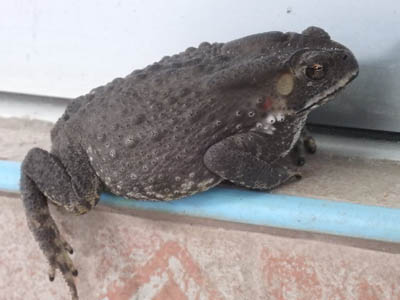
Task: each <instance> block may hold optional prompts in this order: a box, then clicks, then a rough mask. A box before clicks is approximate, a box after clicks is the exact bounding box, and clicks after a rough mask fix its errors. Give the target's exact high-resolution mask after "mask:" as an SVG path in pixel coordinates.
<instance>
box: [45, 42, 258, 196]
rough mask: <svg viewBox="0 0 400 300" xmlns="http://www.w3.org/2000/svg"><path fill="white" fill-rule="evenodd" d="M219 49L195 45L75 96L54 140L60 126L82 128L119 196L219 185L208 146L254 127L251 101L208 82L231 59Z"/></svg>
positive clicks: (95, 161) (84, 141)
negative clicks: (207, 154)
mask: <svg viewBox="0 0 400 300" xmlns="http://www.w3.org/2000/svg"><path fill="white" fill-rule="evenodd" d="M220 48H221V44H214V45H210V44H203V45H202V46H200V47H199V48H198V49H194V48H189V49H188V50H186V51H185V52H184V53H181V54H179V55H177V56H174V57H171V58H165V59H163V60H161V61H160V62H159V63H155V64H153V65H151V66H149V67H147V68H145V69H144V70H140V71H135V72H133V73H132V74H130V75H129V76H127V77H126V78H124V79H121V78H118V79H115V80H114V81H112V82H111V83H109V84H107V85H106V86H103V87H100V88H97V89H95V90H93V91H92V92H91V93H90V94H88V95H85V96H83V97H80V98H78V99H76V100H74V101H73V103H71V104H70V105H69V107H68V109H67V110H66V113H65V114H64V116H63V117H62V118H61V119H60V120H59V122H58V123H57V125H56V126H55V129H54V130H53V132H52V136H53V142H55V140H56V139H57V138H56V136H57V135H58V132H73V135H74V136H75V139H76V134H77V132H79V133H80V140H81V142H80V145H81V146H82V147H83V148H84V150H85V151H86V152H87V154H88V156H89V159H90V161H91V164H92V166H93V168H94V169H95V171H96V173H97V175H98V176H99V177H100V178H101V179H102V181H103V182H104V183H105V185H106V186H107V187H108V189H110V190H111V191H112V192H113V193H116V194H119V195H123V196H127V197H132V198H136V199H162V200H168V199H172V198H177V197H182V196H186V195H189V194H192V193H195V192H199V191H202V190H206V189H208V188H210V187H211V186H214V185H216V184H218V183H219V182H220V181H221V179H220V178H219V177H218V176H216V175H215V174H213V173H211V172H210V171H209V170H208V169H207V168H205V166H204V164H203V156H204V153H205V151H206V150H207V148H208V147H209V146H211V145H212V144H215V143H216V142H217V141H220V140H222V139H223V138H225V137H227V136H229V135H232V134H234V133H236V132H240V130H242V129H243V130H244V129H245V128H246V127H248V126H251V118H249V117H248V112H249V111H250V110H251V106H250V107H249V106H248V105H247V104H246V103H242V104H237V103H236V104H235V97H233V98H230V99H229V102H227V101H226V100H227V99H226V98H227V95H216V94H215V93H213V91H209V90H208V89H206V88H204V86H203V81H202V78H204V76H206V75H207V74H209V73H211V72H212V71H213V70H214V71H215V69H216V68H221V69H223V68H224V67H226V66H227V65H229V61H228V59H227V58H226V57H223V56H218V55H216V54H218V51H219V49H220ZM238 101H239V98H238ZM246 105H247V107H246Z"/></svg>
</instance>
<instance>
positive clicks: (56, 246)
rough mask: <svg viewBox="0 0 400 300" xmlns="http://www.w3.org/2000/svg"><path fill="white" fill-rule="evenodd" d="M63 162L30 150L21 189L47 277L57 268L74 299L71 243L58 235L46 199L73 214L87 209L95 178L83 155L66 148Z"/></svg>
mask: <svg viewBox="0 0 400 300" xmlns="http://www.w3.org/2000/svg"><path fill="white" fill-rule="evenodd" d="M62 157H63V158H66V160H65V161H67V162H68V163H67V164H66V165H63V163H62V162H61V161H60V160H59V159H58V158H57V157H56V156H55V155H53V154H50V153H49V152H47V151H44V150H42V149H39V148H34V149H32V150H30V151H29V152H28V154H27V156H26V157H25V159H24V161H23V163H22V170H21V192H22V200H23V204H24V207H25V213H26V218H27V222H28V226H29V229H30V230H31V231H32V233H33V236H34V237H35V239H36V241H37V242H38V243H39V246H40V248H41V250H42V251H43V253H44V255H45V257H46V258H47V260H48V262H49V264H50V271H49V279H50V280H53V279H54V276H55V269H59V270H60V271H61V273H62V274H63V276H64V279H65V281H66V282H67V284H68V286H69V288H70V291H71V294H72V299H73V300H77V299H78V292H77V289H76V286H75V283H74V279H73V276H77V275H78V271H77V270H76V269H75V267H74V265H73V263H72V260H71V259H70V257H69V255H68V253H69V254H72V252H73V250H72V247H71V246H70V245H69V244H68V243H67V242H66V241H65V240H64V239H63V238H62V236H61V235H60V232H59V230H58V228H57V225H56V224H55V222H54V220H53V218H52V217H51V215H50V211H49V207H48V204H47V201H48V200H50V201H51V202H53V203H55V204H56V205H58V206H61V207H64V208H65V209H66V210H67V211H69V212H73V213H75V214H83V213H85V212H87V211H89V210H90V209H91V208H92V207H93V206H94V205H95V204H96V203H97V201H98V198H99V185H100V184H99V180H98V178H97V177H96V176H95V173H94V171H93V170H92V168H91V167H90V165H89V163H88V161H87V158H84V157H83V156H82V155H80V153H76V152H72V151H71V149H67V150H66V151H64V152H63V153H62Z"/></svg>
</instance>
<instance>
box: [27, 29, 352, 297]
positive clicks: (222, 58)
mask: <svg viewBox="0 0 400 300" xmlns="http://www.w3.org/2000/svg"><path fill="white" fill-rule="evenodd" d="M357 74H358V65H357V61H356V59H355V58H354V56H353V54H352V53H351V52H350V50H348V49H347V48H346V47H344V46H343V45H341V44H339V43H337V42H334V41H332V40H331V39H330V37H329V35H328V34H327V33H326V32H325V31H323V30H322V29H319V28H316V27H310V28H308V29H306V30H305V31H303V32H302V33H301V34H297V33H282V32H267V33H261V34H256V35H251V36H247V37H244V38H242V39H238V40H234V41H232V42H229V43H225V44H222V43H215V44H209V43H202V44H200V46H199V47H198V48H188V49H187V50H186V51H185V52H182V53H179V54H177V55H173V56H171V57H164V58H163V59H162V60H161V61H159V62H157V63H154V64H152V65H150V66H148V67H146V68H145V69H143V70H137V71H134V72H133V73H132V74H130V75H128V76H127V77H125V78H123V79H121V78H118V79H115V80H113V81H112V82H111V83H109V84H107V85H105V86H102V87H99V88H96V89H94V90H93V91H92V92H90V93H89V94H87V95H84V96H81V97H79V98H77V99H75V100H74V101H73V102H72V103H71V104H70V105H69V106H68V108H67V110H66V112H65V113H64V115H63V116H62V117H61V118H60V119H59V121H58V122H57V124H56V125H55V127H54V129H53V130H52V133H51V137H52V149H51V151H50V152H47V151H44V150H41V149H38V148H34V149H32V150H30V151H29V153H28V154H27V156H26V158H25V160H24V162H23V165H22V177H21V189H22V197H23V203H24V205H25V209H26V215H27V220H28V225H29V228H30V229H31V231H32V232H33V235H34V237H35V239H36V240H37V241H38V243H39V245H40V248H41V249H42V251H43V253H44V254H45V256H46V257H47V259H48V261H49V263H50V266H51V270H50V279H53V278H54V275H55V269H59V270H60V271H61V272H62V274H63V275H64V277H65V279H66V281H67V283H68V285H69V287H70V289H71V292H72V297H73V299H78V294H77V289H76V287H75V284H74V280H73V276H76V275H77V271H76V269H75V268H74V266H73V264H72V261H71V259H70V258H69V255H68V252H70V253H72V248H71V246H69V244H68V243H67V242H66V241H65V240H64V239H63V238H62V237H61V236H60V234H59V232H58V229H57V226H56V224H55V223H54V221H53V219H52V217H51V216H50V213H49V210H48V201H50V202H52V203H54V204H56V205H58V206H61V207H63V208H65V209H66V210H67V211H69V212H72V213H75V214H83V213H86V212H88V211H89V210H90V209H91V208H93V207H94V206H95V205H96V203H97V202H98V200H99V195H100V193H101V192H103V191H110V192H112V193H115V194H117V195H121V196H124V197H128V198H134V199H145V200H160V201H166V200H172V199H177V198H181V197H184V196H188V195H191V194H194V193H198V192H201V191H204V190H207V189H209V188H211V187H213V186H215V185H217V184H219V183H220V182H221V181H222V180H228V181H230V182H232V183H234V184H237V185H241V186H245V187H249V188H252V189H260V190H269V189H271V188H273V187H275V186H277V185H279V184H282V183H284V182H286V181H288V180H289V179H290V178H292V177H293V176H298V174H297V173H296V172H294V171H291V170H290V168H289V167H288V166H285V165H283V164H282V163H281V162H280V158H282V157H284V156H286V155H287V154H288V153H289V152H290V150H291V149H292V148H293V147H294V145H295V144H296V142H297V141H298V139H299V136H300V133H301V132H302V129H303V127H304V124H305V120H306V118H307V115H308V113H309V112H310V111H311V110H312V109H314V108H316V107H318V106H320V105H322V104H324V103H326V102H327V101H328V100H329V99H330V98H331V97H332V96H334V95H335V94H336V93H337V92H338V91H339V90H341V89H342V88H344V87H345V86H346V85H347V84H348V83H349V82H350V81H351V80H353V79H354V78H355V77H356V76H357Z"/></svg>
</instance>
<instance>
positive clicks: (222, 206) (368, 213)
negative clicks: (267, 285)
mask: <svg viewBox="0 0 400 300" xmlns="http://www.w3.org/2000/svg"><path fill="white" fill-rule="evenodd" d="M19 177H20V163H18V162H11V161H0V190H4V191H7V192H19ZM100 201H101V202H102V203H103V204H105V205H110V206H114V207H119V208H126V209H134V210H144V211H154V212H163V213H171V214H178V215H184V216H192V217H202V218H209V219H215V220H223V221H231V222H238V223H244V224H253V225H262V226H271V227H277V228H285V229H293V230H303V231H309V232H317V233H325V234H333V235H338V236H346V237H355V238H362V239H370V240H378V241H385V242H395V243H400V209H396V208H386V207H380V206H371V205H360V204H353V203H346V202H337V201H329V200H321V199H312V198H304V197H295V196H287V195H280V194H271V193H265V192H258V191H250V190H242V189H232V188H214V189H211V190H209V191H207V192H203V193H199V194H196V195H194V196H191V197H186V198H184V199H180V200H175V201H170V202H149V201H137V200H129V199H124V198H121V197H117V196H114V195H110V194H103V195H101V200H100Z"/></svg>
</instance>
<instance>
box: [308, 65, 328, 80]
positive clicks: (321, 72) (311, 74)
mask: <svg viewBox="0 0 400 300" xmlns="http://www.w3.org/2000/svg"><path fill="white" fill-rule="evenodd" d="M325 74H326V68H325V67H324V66H323V65H320V64H313V65H312V66H309V67H307V68H306V75H307V77H308V78H310V79H312V80H320V79H322V78H324V77H325Z"/></svg>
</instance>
